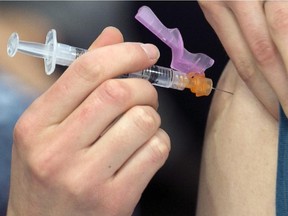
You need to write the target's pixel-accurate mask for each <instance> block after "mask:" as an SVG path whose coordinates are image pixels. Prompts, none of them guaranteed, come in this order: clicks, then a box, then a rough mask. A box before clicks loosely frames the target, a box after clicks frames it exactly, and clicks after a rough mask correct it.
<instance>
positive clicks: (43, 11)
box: [0, 1, 228, 216]
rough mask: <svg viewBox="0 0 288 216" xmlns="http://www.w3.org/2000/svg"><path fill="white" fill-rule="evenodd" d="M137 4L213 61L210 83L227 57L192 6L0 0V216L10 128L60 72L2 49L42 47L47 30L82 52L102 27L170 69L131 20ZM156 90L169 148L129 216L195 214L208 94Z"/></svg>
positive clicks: (165, 52)
mask: <svg viewBox="0 0 288 216" xmlns="http://www.w3.org/2000/svg"><path fill="white" fill-rule="evenodd" d="M143 5H147V6H149V7H151V9H152V10H153V11H154V12H155V14H156V15H157V16H158V17H159V19H160V20H161V21H162V22H163V24H164V25H166V26H167V27H168V28H175V27H177V28H178V29H179V30H180V32H181V34H182V37H183V40H184V44H185V48H186V49H187V50H188V51H190V52H193V53H197V52H203V53H206V54H208V55H209V56H210V57H212V58H213V59H215V64H214V65H213V66H212V67H211V68H210V69H208V70H207V71H206V76H207V77H210V78H212V79H213V81H214V83H215V84H214V85H216V83H217V81H218V78H219V76H220V75H221V72H222V70H223V68H224V66H225V64H226V62H227V60H228V58H227V55H226V53H225V51H224V49H223V47H222V45H221V43H220V42H219V40H218V39H217V37H216V35H215V33H214V31H213V30H212V28H211V27H210V26H209V24H208V23H207V22H206V20H205V18H204V15H203V13H202V11H201V9H200V7H199V5H198V3H197V2H195V1H183V2H182V1H181V2H173V1H169V2H163V1H162V2H151V1H149V2H144V1H143V2H140V1H137V2H134V1H127V2H125V1H95V2H82V1H81V2H77V1H73V2H69V1H67V2H66V1H65V2H57V1H56V2H46V1H44V2H0V190H1V193H0V202H1V203H0V215H1V216H2V215H6V214H5V211H6V205H7V203H6V202H7V197H8V188H9V169H10V160H11V157H10V152H11V145H12V132H13V126H14V124H15V122H16V120H17V118H18V117H19V115H21V113H22V112H23V111H24V110H25V109H26V107H27V106H28V105H29V104H30V103H31V102H32V101H33V100H34V99H35V97H37V95H39V94H41V92H43V91H45V90H46V89H47V88H48V87H49V86H50V85H52V84H53V82H54V81H55V80H56V79H57V77H58V76H60V75H61V73H63V72H64V70H65V68H64V67H57V72H56V73H55V74H53V76H46V75H45V73H44V64H43V60H41V59H36V58H33V57H29V56H25V55H22V54H16V56H15V57H14V58H10V57H8V56H7V54H6V46H7V40H8V38H9V36H10V35H11V33H12V32H18V34H19V36H20V39H21V40H27V41H36V42H41V43H43V42H44V41H45V36H46V34H47V32H48V31H49V30H50V29H52V28H53V29H56V31H57V35H58V41H59V42H60V43H65V44H69V45H73V46H77V47H81V48H88V47H89V45H90V44H91V43H92V42H93V41H94V40H95V38H96V37H97V36H98V35H99V34H100V32H101V31H102V30H103V29H104V28H105V27H107V26H115V27H117V28H119V29H120V30H121V32H122V33H123V35H124V38H125V41H139V42H148V43H153V44H155V45H156V46H158V48H159V49H160V52H161V57H160V59H159V61H158V63H157V64H158V65H161V66H166V67H169V66H170V62H171V50H170V48H168V47H167V46H166V45H165V44H164V43H162V41H160V40H159V39H158V38H157V37H156V36H154V35H153V34H152V33H151V32H150V31H149V30H148V29H146V28H145V27H144V26H142V24H140V23H139V22H138V21H137V20H135V18H134V16H135V14H136V13H137V10H138V8H139V7H141V6H143ZM112 60H113V59H111V61H112ZM157 91H158V93H159V103H160V107H159V113H160V115H161V117H162V126H161V127H162V128H163V129H165V130H166V131H167V132H168V134H169V135H170V137H171V141H172V151H171V153H170V157H169V159H168V161H167V163H166V164H165V165H164V167H163V168H162V169H161V170H160V171H159V172H158V173H157V174H156V176H155V177H154V178H153V179H152V181H151V182H150V184H149V185H148V187H147V189H146V190H145V191H144V193H143V196H142V198H141V200H140V203H139V205H138V206H137V208H136V210H135V213H134V215H135V216H136V215H137V216H138V215H139V216H140V215H141V216H153V215H157V216H159V215H165V216H169V215H171V216H172V215H173V216H175V215H177V216H185V215H195V208H196V203H197V190H198V180H199V171H200V161H201V151H202V142H203V137H204V130H205V123H206V118H207V114H208V111H209V105H210V102H211V99H212V94H211V95H210V96H209V97H200V98H196V97H195V96H194V94H192V93H190V92H189V91H188V90H187V91H186V90H185V91H177V90H169V89H162V88H157ZM135 181H137V179H135Z"/></svg>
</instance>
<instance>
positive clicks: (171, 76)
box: [122, 65, 189, 90]
mask: <svg viewBox="0 0 288 216" xmlns="http://www.w3.org/2000/svg"><path fill="white" fill-rule="evenodd" d="M122 77H129V78H141V79H145V80H148V81H149V82H151V83H152V84H153V85H155V86H160V87H164V88H173V89H178V90H183V89H184V88H185V86H186V84H187V83H188V82H189V80H188V78H187V75H186V74H185V73H182V72H179V71H175V70H173V69H171V68H166V67H161V66H158V65H153V66H152V67H150V68H147V69H145V70H142V71H139V72H135V73H130V74H126V75H124V76H122Z"/></svg>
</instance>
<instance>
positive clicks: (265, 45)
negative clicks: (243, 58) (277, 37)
mask: <svg viewBox="0 0 288 216" xmlns="http://www.w3.org/2000/svg"><path fill="white" fill-rule="evenodd" d="M251 49H252V52H253V54H254V56H255V59H256V61H257V62H258V63H259V64H260V65H267V64H270V63H271V62H272V61H273V60H274V58H275V56H276V50H275V47H274V46H273V44H272V42H271V41H270V40H269V38H268V37H265V36H264V37H263V36H259V37H255V40H254V42H252V44H251Z"/></svg>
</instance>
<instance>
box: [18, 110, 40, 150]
mask: <svg viewBox="0 0 288 216" xmlns="http://www.w3.org/2000/svg"><path fill="white" fill-rule="evenodd" d="M31 119H32V118H29V115H28V114H25V113H24V114H23V115H22V116H21V118H19V119H18V121H17V122H16V124H15V126H14V131H13V140H14V144H15V145H17V147H21V148H24V149H28V148H30V147H31V145H32V144H33V138H34V136H35V133H36V131H34V130H33V125H34V124H33V123H32V121H31Z"/></svg>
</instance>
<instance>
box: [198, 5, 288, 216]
mask: <svg viewBox="0 0 288 216" xmlns="http://www.w3.org/2000/svg"><path fill="white" fill-rule="evenodd" d="M200 5H201V7H202V9H203V11H204V13H205V16H206V18H207V20H208V21H209V22H210V24H211V25H212V27H213V28H214V30H215V31H216V33H217V34H218V36H219V38H220V40H221V41H222V43H223V46H224V47H225V49H226V50H227V53H228V54H229V56H230V58H231V62H230V63H229V64H228V65H227V67H226V69H225V70H224V72H223V74H222V77H221V79H220V81H219V83H218V86H217V87H218V88H221V89H226V90H230V91H233V92H234V95H233V96H229V95H225V94H221V95H220V94H219V93H215V96H214V98H213V102H212V105H211V109H210V113H209V117H208V123H207V129H206V136H205V143H204V150H203V158H202V165H201V177H200V187H199V200H198V207H197V215H200V216H204V215H209V216H210V215H213V216H218V215H221V216H225V215H227V216H228V215H229V216H231V215H261V216H262V215H264V216H265V215H267V216H268V215H269V216H271V215H275V189H276V168H277V150H278V149H277V145H278V123H279V122H278V121H279V119H278V109H279V103H280V104H281V105H282V107H283V109H284V111H285V113H286V116H288V115H287V114H288V105H287V104H288V102H287V101H288V97H287V95H288V78H287V77H288V75H287V71H288V70H287V68H288V50H287V47H288V46H287V45H288V44H287V43H288V37H287V36H288V22H287V20H288V19H287V18H288V3H287V2H282V1H275V2H272V1H266V2H265V3H264V2H262V1H253V2H246V1H244V2H241V1H240V2H239V1H237V2H236V1H233V2H232V1H231V2H200Z"/></svg>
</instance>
